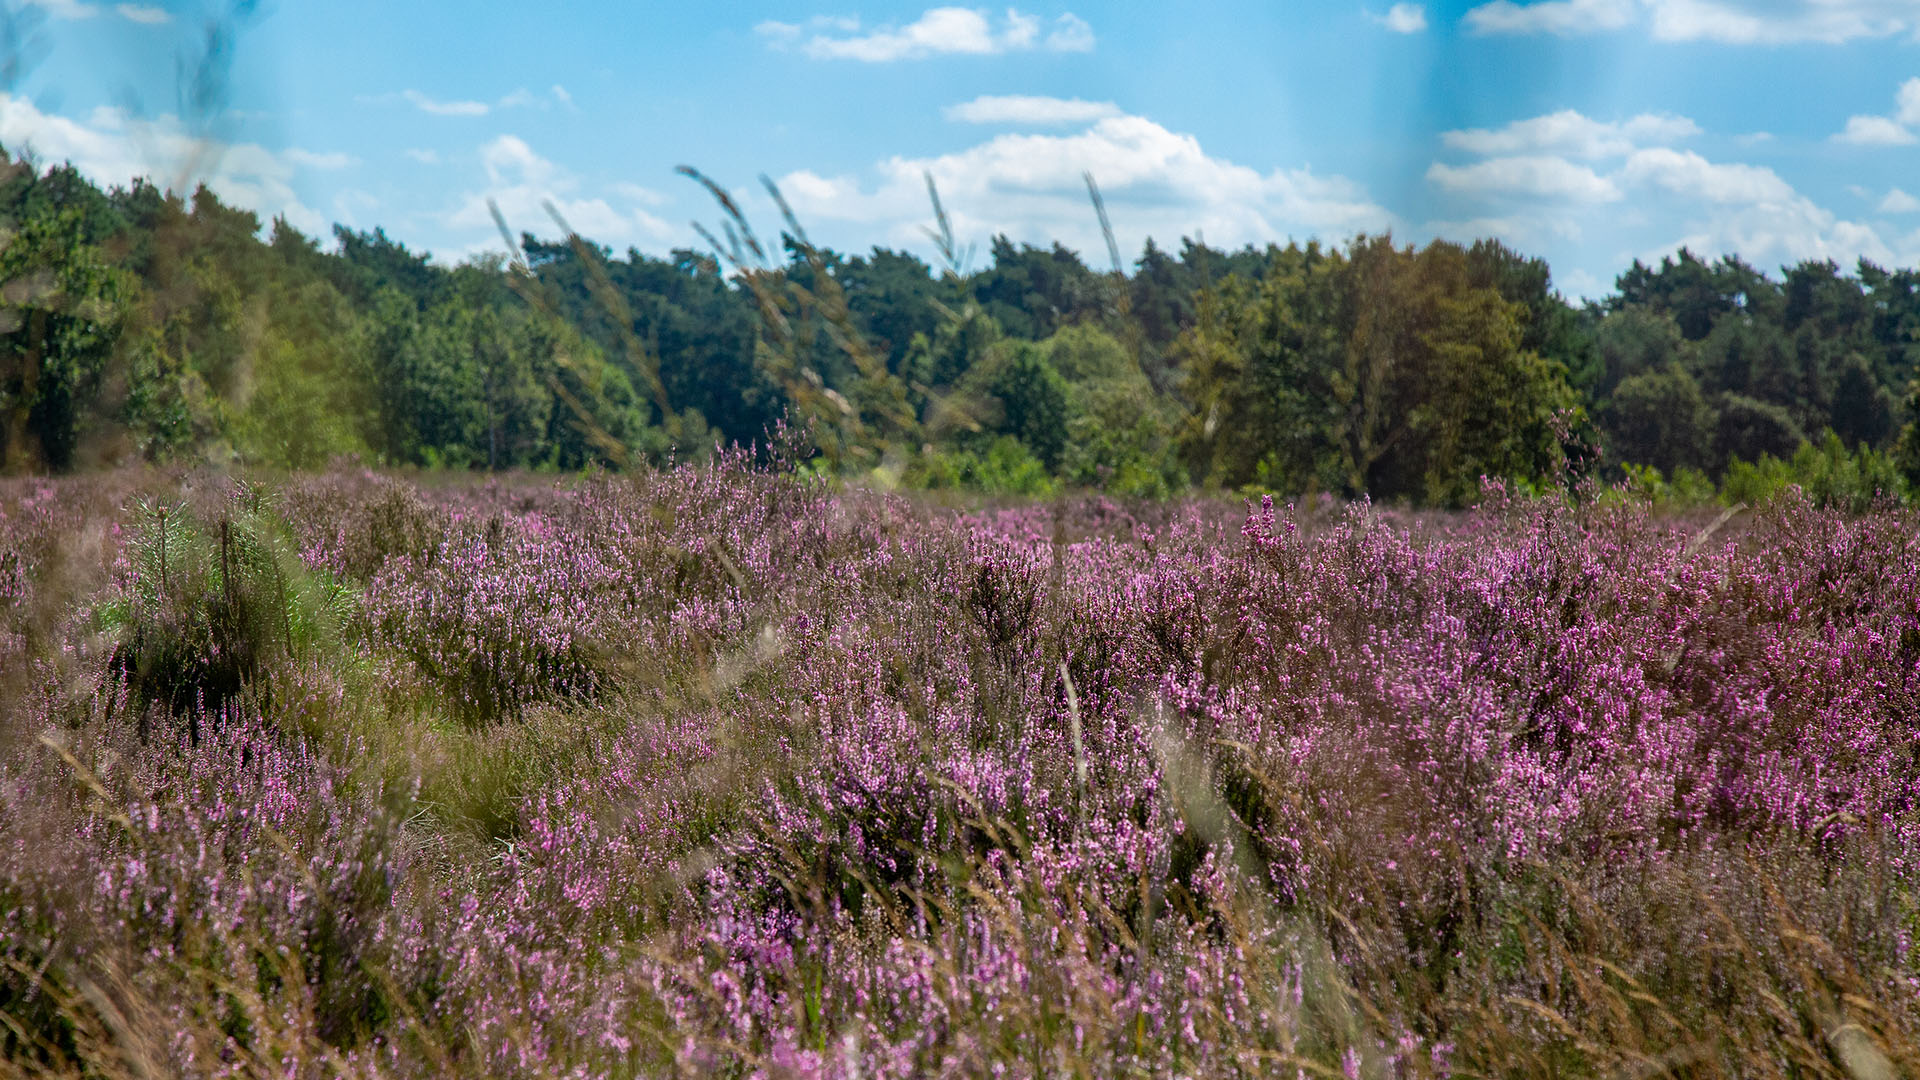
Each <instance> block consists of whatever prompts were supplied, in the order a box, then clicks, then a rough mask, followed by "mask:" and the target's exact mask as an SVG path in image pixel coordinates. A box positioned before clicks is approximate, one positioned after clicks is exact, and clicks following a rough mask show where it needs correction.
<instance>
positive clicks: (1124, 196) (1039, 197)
mask: <svg viewBox="0 0 1920 1080" xmlns="http://www.w3.org/2000/svg"><path fill="white" fill-rule="evenodd" d="M1087 173H1092V174H1093V176H1094V178H1095V179H1096V180H1097V181H1098V183H1099V185H1100V191H1101V194H1102V196H1103V198H1104V199H1105V202H1106V205H1107V212H1108V214H1109V215H1110V217H1111V218H1112V222H1113V227H1114V232H1115V234H1116V237H1117V239H1118V240H1119V242H1120V245H1121V250H1122V251H1127V252H1136V251H1138V250H1140V247H1141V245H1142V244H1144V242H1145V240H1146V238H1147V237H1148V236H1153V237H1156V238H1159V239H1160V240H1161V241H1162V242H1165V241H1168V240H1170V239H1172V238H1174V237H1179V236H1193V235H1196V234H1198V235H1204V236H1205V237H1206V239H1207V242H1208V243H1211V244H1216V245H1218V244H1226V245H1228V246H1239V245H1241V244H1247V243H1266V242H1268V241H1285V240H1286V239H1287V238H1288V237H1293V236H1298V237H1302V238H1305V237H1306V236H1309V235H1319V236H1323V237H1327V238H1330V239H1335V240H1344V239H1345V238H1346V237H1347V236H1349V235H1351V234H1353V233H1355V232H1359V231H1364V230H1378V229H1383V228H1387V227H1389V226H1390V225H1392V224H1393V222H1394V219H1393V217H1392V215H1391V214H1389V213H1388V212H1387V211H1386V210H1385V209H1384V208H1382V207H1381V206H1380V205H1378V204H1377V203H1375V202H1374V201H1373V199H1372V198H1371V197H1370V196H1369V195H1368V193H1367V192H1366V190H1365V189H1364V188H1363V187H1362V186H1361V185H1359V184H1357V183H1355V182H1353V181H1351V180H1348V179H1346V178H1345V177H1341V176H1326V175H1321V174H1318V173H1314V172H1312V171H1311V170H1309V169H1305V168H1296V169H1274V170H1271V171H1268V172H1261V171H1259V170H1257V169H1254V168H1251V167H1249V166H1246V165H1241V164H1238V163H1236V162H1233V161H1229V160H1226V159H1224V158H1219V157H1214V156H1212V155H1210V154H1208V153H1207V152H1206V151H1205V149H1203V148H1202V147H1201V145H1200V141H1199V140H1198V139H1197V138H1195V137H1194V136H1192V135H1189V134H1185V133H1181V132H1175V131H1170V130H1168V129H1167V128H1165V127H1163V126H1161V125H1160V124H1157V123H1155V122H1154V121H1152V120H1149V119H1147V118H1145V117H1141V116H1133V115H1128V114H1124V113H1122V114H1119V115H1111V116H1102V117H1100V118H1099V119H1096V120H1094V121H1093V122H1091V123H1090V124H1088V125H1087V126H1085V127H1084V128H1082V129H1081V130H1078V131H1075V132H1071V133H1062V134H1034V133H1006V134H1001V135H996V136H994V137H993V138H990V139H988V140H986V141H984V142H981V143H978V144H975V145H973V146H970V147H966V148H964V149H960V150H956V151H953V152H951V153H947V154H941V155H938V156H935V157H893V158H888V159H886V160H884V161H881V162H879V163H878V164H877V165H876V166H875V168H874V170H873V173H872V174H871V175H870V176H820V175H818V174H816V173H813V172H810V171H804V170H803V171H797V172H792V173H789V174H787V175H786V176H784V177H781V178H780V187H781V190H782V191H783V192H784V193H785V194H786V195H787V197H788V198H789V199H790V200H791V201H792V203H793V205H794V208H795V209H796V211H798V212H799V213H800V214H801V216H802V217H803V218H805V219H817V220H826V221H838V222H851V223H858V224H863V225H867V226H870V227H873V228H876V229H878V230H879V231H880V232H882V233H883V234H884V236H885V238H886V240H887V242H889V243H892V244H896V245H900V246H911V245H917V244H923V243H924V242H925V237H924V235H923V233H922V231H921V230H922V227H923V226H924V225H925V224H926V223H927V222H928V221H929V220H930V219H931V216H932V212H931V209H930V207H929V205H928V202H927V190H926V182H925V180H924V176H925V175H928V174H931V175H932V177H933V178H934V182H935V183H936V184H937V185H938V186H939V190H940V197H941V201H942V202H943V203H944V204H945V205H946V208H947V211H948V212H949V214H950V215H951V216H952V218H953V224H954V230H955V232H956V233H957V234H958V235H959V236H961V237H962V238H963V239H967V240H972V241H975V242H984V241H985V239H986V238H988V237H990V236H993V235H996V234H1002V233H1004V234H1006V235H1007V236H1009V237H1010V238H1012V239H1013V240H1015V241H1017V242H1026V243H1035V244H1041V245H1045V244H1049V243H1052V242H1054V241H1056V240H1058V241H1059V242H1061V243H1064V244H1066V245H1067V246H1068V247H1071V248H1075V249H1077V250H1079V251H1081V252H1086V253H1089V257H1094V256H1093V255H1092V254H1091V253H1096V252H1102V251H1104V249H1105V246H1106V244H1105V241H1104V239H1102V237H1101V234H1100V229H1099V224H1098V221H1097V219H1096V217H1095V215H1094V211H1093V207H1092V206H1091V204H1090V203H1089V201H1088V197H1087V189H1086V181H1085V179H1084V177H1085V174H1087ZM1102 261H1103V260H1102Z"/></svg>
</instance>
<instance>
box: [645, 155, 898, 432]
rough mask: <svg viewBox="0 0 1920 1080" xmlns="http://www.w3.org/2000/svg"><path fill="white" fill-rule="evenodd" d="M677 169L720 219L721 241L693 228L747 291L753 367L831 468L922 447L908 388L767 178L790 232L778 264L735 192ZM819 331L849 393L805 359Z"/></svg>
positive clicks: (703, 229) (699, 227)
mask: <svg viewBox="0 0 1920 1080" xmlns="http://www.w3.org/2000/svg"><path fill="white" fill-rule="evenodd" d="M676 171H677V172H679V173H680V174H681V175H683V176H686V177H688V178H689V179H691V180H693V181H694V182H696V183H698V184H700V185H701V186H702V187H704V188H705V189H706V190H707V192H708V194H710V195H711V196H712V197H713V199H714V201H715V203H716V204H718V205H719V207H720V209H721V212H722V213H723V214H725V215H726V217H725V219H724V220H723V222H722V227H723V231H724V232H725V233H726V236H727V243H726V244H724V245H723V244H721V243H720V242H719V241H718V240H717V239H716V238H715V237H714V235H713V234H712V232H710V231H709V230H708V229H707V228H706V227H705V226H703V225H700V224H699V223H698V222H695V223H694V228H695V229H696V230H697V231H698V232H699V233H700V236H701V238H702V239H704V240H706V241H707V243H708V245H709V246H710V247H712V248H713V249H714V251H715V253H716V254H718V255H719V256H720V257H721V258H722V259H724V260H725V261H726V263H727V265H728V266H730V267H731V268H732V269H733V272H734V274H735V277H736V278H737V280H739V281H740V282H741V283H742V284H744V285H745V286H746V287H747V289H748V290H749V291H750V292H751V293H752V294H753V297H754V301H755V306H756V308H757V309H758V311H759V314H760V324H761V336H760V338H759V340H758V341H756V343H755V352H754V359H755V363H756V364H757V365H758V366H759V367H760V369H761V370H762V371H763V372H765V373H766V375H767V376H768V378H769V379H771V380H772V381H773V382H774V383H775V385H778V386H780V387H781V388H782V390H783V391H784V392H785V393H786V394H787V397H788V400H789V401H790V402H791V403H792V404H793V406H794V407H795V411H796V414H797V415H798V416H799V417H801V418H802V419H803V420H805V421H807V422H808V423H810V424H811V425H812V426H813V431H814V432H815V436H816V438H817V439H818V441H819V446H820V449H821V450H822V451H823V452H824V453H825V455H826V456H827V458H828V460H829V462H830V463H832V464H834V465H836V466H838V465H842V464H852V463H854V462H856V461H857V462H858V463H859V464H860V465H862V466H863V467H867V468H872V467H875V466H880V465H882V464H884V463H886V462H887V461H889V460H890V459H892V458H897V457H898V456H900V455H901V454H903V453H905V452H907V450H909V449H910V448H912V447H914V446H916V445H918V440H917V438H916V435H917V433H918V430H919V421H918V419H917V418H916V417H915V416H914V412H913V409H912V408H911V407H910V406H909V405H908V403H907V388H906V386H905V385H904V384H903V383H902V382H901V381H900V379H899V378H898V377H897V376H896V375H894V374H893V372H891V371H889V370H888V368H887V362H886V358H885V357H883V356H881V355H880V354H879V353H878V352H877V351H876V350H875V349H874V348H873V346H872V344H871V343H869V342H868V341H867V338H866V334H865V332H864V331H863V330H861V328H860V327H859V326H858V324H857V323H856V322H855V320H854V318H853V313H852V311H851V310H850V309H849V308H848V306H847V298H846V292H845V290H844V289H842V288H841V286H840V283H839V281H838V280H837V279H836V278H835V277H834V275H833V273H832V272H831V269H830V267H829V266H828V264H827V260H826V256H825V254H824V253H823V252H822V251H821V249H820V248H818V247H816V246H814V244H813V242H812V241H811V240H809V239H808V238H807V233H806V230H805V228H804V227H802V226H801V224H800V220H799V218H798V217H797V216H796V215H795V214H794V212H793V207H792V206H790V205H789V204H788V203H787V200H786V197H785V196H783V195H782V194H781V193H780V189H779V187H778V186H777V185H776V184H774V182H773V181H772V179H770V178H768V177H766V176H762V177H761V178H760V182H761V184H762V185H763V186H764V187H765V188H766V190H767V194H768V196H769V197H770V198H771V199H772V200H773V202H774V204H775V205H776V206H777V207H779V210H780V215H781V220H782V221H783V222H784V223H785V225H786V227H787V228H786V231H785V232H784V233H783V234H782V238H783V240H784V241H785V243H786V245H787V246H788V248H789V249H790V250H791V252H792V255H793V260H794V262H793V263H792V264H789V265H784V266H783V265H776V264H775V262H774V261H773V255H772V253H770V252H769V251H768V249H767V248H766V247H765V246H764V245H763V244H762V243H761V241H760V239H759V236H758V234H756V233H755V232H754V230H753V226H752V224H751V223H750V222H749V221H748V220H747V217H746V213H745V211H744V210H743V209H742V208H741V206H740V204H739V203H738V202H737V201H736V200H735V199H734V197H733V196H732V194H731V193H729V192H728V191H727V190H726V189H725V188H724V187H722V186H721V185H720V184H719V183H717V182H716V181H714V180H713V179H712V178H711V177H708V176H707V175H706V174H704V173H702V172H701V171H700V170H698V169H696V168H694V167H693V166H691V165H682V166H680V167H679V168H678V169H677V170H676ZM801 266H804V267H805V269H806V271H807V274H806V280H805V281H802V280H800V278H799V277H798V276H797V275H796V272H795V271H796V270H797V269H799V268H800V267H801ZM816 326H817V327H818V328H820V329H821V330H824V332H825V334H826V336H827V338H828V339H829V341H830V342H831V344H832V346H833V347H834V348H835V349H837V350H838V351H840V352H841V353H843V354H844V355H845V356H846V357H847V359H848V360H849V361H850V362H851V363H852V365H853V369H854V381H853V382H852V383H851V384H850V385H849V386H848V387H847V388H846V391H847V392H846V393H842V392H841V390H839V389H837V388H835V387H831V386H828V385H827V384H826V381H825V378H824V376H823V375H822V373H821V372H820V371H819V370H818V369H817V368H815V367H814V366H813V362H812V360H811V359H810V358H809V357H808V356H807V355H805V354H806V353H807V352H809V351H810V350H811V348H812V343H813V339H812V336H811V335H812V334H813V333H814V329H815V327H816Z"/></svg>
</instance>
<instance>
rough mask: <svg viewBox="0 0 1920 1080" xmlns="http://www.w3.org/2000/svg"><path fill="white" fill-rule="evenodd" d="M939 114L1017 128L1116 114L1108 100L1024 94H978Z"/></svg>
mask: <svg viewBox="0 0 1920 1080" xmlns="http://www.w3.org/2000/svg"><path fill="white" fill-rule="evenodd" d="M941 115H942V116H945V117H946V118H947V119H949V120H956V121H959V122H960V123H963V124H1007V125H1014V126H1020V127H1063V126H1066V125H1070V124H1088V123H1092V122H1093V121H1095V120H1101V119H1104V118H1106V117H1109V116H1119V115H1120V106H1118V105H1115V104H1114V103H1113V102H1111V101H1084V100H1082V99H1080V98H1056V97H1037V96H1032V95H1026V94H982V95H981V96H979V97H977V98H974V99H973V100H972V101H965V102H961V103H960V104H958V105H949V106H947V107H946V108H945V109H942V110H941Z"/></svg>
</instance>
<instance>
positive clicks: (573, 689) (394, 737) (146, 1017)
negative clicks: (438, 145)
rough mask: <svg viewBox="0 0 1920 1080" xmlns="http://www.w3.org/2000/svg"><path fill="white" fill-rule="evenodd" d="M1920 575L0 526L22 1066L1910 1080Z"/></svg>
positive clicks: (607, 531) (1902, 551)
mask: <svg viewBox="0 0 1920 1080" xmlns="http://www.w3.org/2000/svg"><path fill="white" fill-rule="evenodd" d="M1917 524H1920V517H1916V514H1915V512H1914V511H1912V510H1900V509H1891V508H1888V509H1880V510H1874V511H1870V512H1867V513H1864V514H1847V513H1841V512H1837V511H1828V510H1822V509H1818V508H1816V507H1815V506H1814V505H1813V504H1811V503H1810V502H1809V501H1807V500H1806V499H1805V498H1803V497H1800V496H1799V495H1798V493H1797V490H1796V489H1791V488H1790V489H1788V490H1787V491H1786V492H1785V493H1784V494H1782V495H1781V496H1779V497H1778V498H1776V499H1774V500H1772V501H1771V502H1769V503H1768V504H1766V505H1764V506H1760V507H1757V508H1754V509H1750V510H1743V511H1740V512H1738V513H1734V514H1731V515H1728V516H1719V515H1716V514H1714V513H1706V514H1704V515H1690V516H1689V515H1674V514H1670V513H1664V512H1655V511H1654V510H1652V509H1650V508H1649V507H1647V506H1646V505H1645V504H1644V503H1639V502H1636V501H1635V500H1634V499H1632V498H1631V497H1628V496H1626V495H1623V494H1621V493H1618V492H1615V493H1611V494H1607V495H1604V496H1603V497H1597V498H1594V497H1589V498H1583V499H1574V500H1568V499H1552V500H1539V499H1528V498H1520V497H1508V496H1506V495H1505V494H1504V493H1503V492H1501V491H1500V490H1498V489H1497V488H1489V489H1488V490H1487V491H1486V492H1485V493H1484V498H1483V500H1482V502H1481V504H1480V505H1479V506H1478V507H1476V508H1474V509H1472V510H1470V511H1466V512H1461V513H1457V514H1412V513H1407V512H1401V511H1396V510H1391V509H1387V508H1376V507H1370V506H1367V505H1364V504H1358V505H1336V504H1334V503H1331V502H1326V501H1322V502H1317V503H1312V504H1309V505H1307V506H1303V507H1298V508H1296V507H1290V506H1286V505H1284V504H1281V505H1276V504H1274V503H1272V502H1269V501H1263V500H1252V501H1235V500H1232V499H1227V498H1219V499H1213V500H1206V499H1196V500H1189V501H1183V502H1159V503H1155V502H1137V503H1126V502H1117V501H1111V500H1107V499H1103V498H1099V497H1092V496H1087V497H1067V498H1061V499H1059V500H1055V501H1052V502H1043V503H1037V504H1018V505H994V504H983V503H979V502H970V503H965V504H953V503H940V502H937V501H934V500H933V499H931V498H930V497H925V496H915V497H902V496H897V495H888V494H883V493H877V492H866V491H859V490H853V489H844V488H837V487H834V486H831V485H829V484H826V483H822V482H820V481H818V480H815V479H811V478H809V477H808V476H807V475H806V474H805V473H804V472H795V471H794V470H792V469H789V468H782V467H780V466H779V465H778V464H777V463H776V464H766V463H756V462H755V461H754V460H752V459H750V458H749V457H747V456H746V455H744V454H738V453H735V454H722V455H720V456H719V457H717V458H716V459H715V460H713V461H711V462H707V463H703V464H699V465H686V466H681V467H676V468H669V469H662V470H639V471H635V472H632V473H629V474H625V475H600V476H587V477H573V478H555V477H552V476H547V477H540V476H531V475H529V476H517V477H507V478H493V479H458V480H455V479H449V478H443V477H435V476H431V475H421V476H413V477H401V476H389V475H383V474H378V473H373V472H367V471H363V470H358V469H346V468H341V469H337V470H335V471H333V472H331V473H317V474H308V475H296V476H291V477H279V478H275V479H271V480H267V481H257V482H252V483H242V482H240V481H238V480H235V479H233V478H230V477H225V476H221V475H217V474H214V473H211V472H157V471H144V472H132V471H123V472H107V473H99V474H93V475H86V476H77V477H73V478H67V479H57V480H34V479H24V480H7V481H4V482H0V1049H3V1050H4V1054H3V1055H0V1058H3V1059H4V1060H0V1075H6V1076H16V1075H17V1076H41V1075H45V1076H113V1077H119V1076H128V1077H132V1076H141V1077H162V1076H195V1077H214V1076H248V1077H251V1076H260V1077H265V1076H275V1077H307V1076H314V1077H320V1076H355V1077H362V1076H364V1077H375V1076H397V1077H414V1076H418V1077H443V1076H485V1077H521V1076H525V1077H545V1076H582V1077H585V1076H593V1077H599V1076H612V1077H653V1076H714V1075H718V1076H738V1077H812V1076H833V1077H856V1076H857V1077H918V1076H1049V1077H1051V1076H1080V1077H1120V1076H1181V1077H1214V1076H1282V1077H1341V1076H1345V1077H1428V1076H1434V1077H1469V1076H1543V1077H1544V1076H1553V1077H1579V1076H1621V1077H1629V1076H1630V1077H1653V1076H1685V1077H1721V1076H1726V1077H1771V1076H1780V1077H1788V1076H1791V1077H1836V1078H1846V1080H1883V1078H1884V1080H1891V1078H1893V1077H1896V1076H1900V1075H1915V1073H1916V1070H1920V1052H1917V1051H1916V1049H1915V1048H1916V1045H1917V1044H1920V958H1916V956H1915V953H1914V948H1913V945H1914V936H1915V934H1916V931H1920V899H1917V897H1916V892H1915V868H1916V862H1917V860H1920V805H1916V797H1915V796H1916V783H1917V782H1920V536H1917V535H1916V525H1917Z"/></svg>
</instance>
